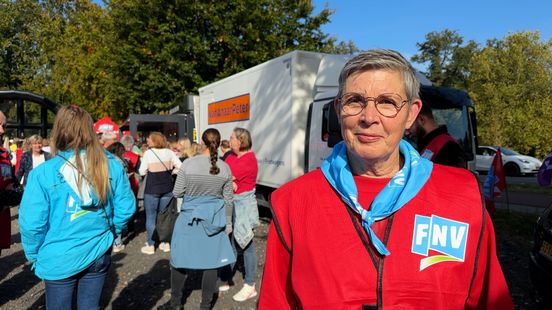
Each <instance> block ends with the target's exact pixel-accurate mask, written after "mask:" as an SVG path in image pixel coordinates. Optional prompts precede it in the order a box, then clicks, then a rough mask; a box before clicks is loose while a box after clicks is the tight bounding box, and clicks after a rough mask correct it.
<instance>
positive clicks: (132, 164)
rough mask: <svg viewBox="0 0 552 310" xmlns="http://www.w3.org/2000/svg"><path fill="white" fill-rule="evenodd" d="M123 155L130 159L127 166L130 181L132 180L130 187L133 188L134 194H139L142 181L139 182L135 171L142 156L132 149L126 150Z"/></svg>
mask: <svg viewBox="0 0 552 310" xmlns="http://www.w3.org/2000/svg"><path fill="white" fill-rule="evenodd" d="M123 157H124V158H126V159H128V161H129V165H128V167H127V174H128V181H129V182H130V188H131V189H132V192H133V193H134V195H137V194H138V188H139V187H140V183H139V182H138V178H137V177H136V174H135V172H136V171H137V169H138V161H139V160H140V156H139V155H138V154H136V153H133V152H131V151H125V152H124V154H123Z"/></svg>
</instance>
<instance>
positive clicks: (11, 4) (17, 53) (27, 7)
mask: <svg viewBox="0 0 552 310" xmlns="http://www.w3.org/2000/svg"><path fill="white" fill-rule="evenodd" d="M39 13H40V8H39V5H38V3H37V1H33V0H22V1H8V0H0V89H1V88H5V89H16V88H18V87H19V86H20V85H21V83H22V80H21V76H22V75H23V74H24V72H25V70H26V68H29V67H30V66H31V64H30V63H29V61H30V59H32V58H33V57H34V56H35V55H36V48H35V46H36V45H35V44H34V37H33V35H32V32H33V21H34V20H36V18H37V16H38V15H39Z"/></svg>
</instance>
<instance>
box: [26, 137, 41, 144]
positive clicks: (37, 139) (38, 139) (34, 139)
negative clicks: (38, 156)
mask: <svg viewBox="0 0 552 310" xmlns="http://www.w3.org/2000/svg"><path fill="white" fill-rule="evenodd" d="M42 141H43V139H42V137H41V136H40V135H32V136H30V137H29V138H28V143H29V144H33V143H42Z"/></svg>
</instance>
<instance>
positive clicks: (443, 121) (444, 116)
mask: <svg viewBox="0 0 552 310" xmlns="http://www.w3.org/2000/svg"><path fill="white" fill-rule="evenodd" d="M433 116H434V117H435V120H436V121H437V123H438V124H439V125H446V126H447V130H448V132H449V134H450V135H451V136H453V137H454V138H455V139H456V141H458V143H459V144H460V146H462V149H463V150H464V151H465V152H466V156H467V158H468V160H473V152H472V147H473V145H472V141H473V140H472V137H471V135H470V132H471V131H470V124H469V115H468V108H467V107H465V106H463V107H454V108H448V109H433Z"/></svg>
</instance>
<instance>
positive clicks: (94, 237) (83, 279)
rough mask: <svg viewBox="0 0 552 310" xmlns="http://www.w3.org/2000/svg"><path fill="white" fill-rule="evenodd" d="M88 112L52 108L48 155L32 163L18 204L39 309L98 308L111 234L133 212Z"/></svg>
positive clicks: (118, 168) (122, 176) (122, 178)
mask: <svg viewBox="0 0 552 310" xmlns="http://www.w3.org/2000/svg"><path fill="white" fill-rule="evenodd" d="M93 126H94V122H93V120H92V117H91V116H90V114H88V112H86V111H85V110H84V109H82V108H80V107H77V106H74V105H70V106H65V107H63V108H61V109H60V111H59V112H58V113H57V116H56V119H55V122H54V127H53V130H52V139H51V140H52V144H51V146H52V153H53V155H54V157H53V158H52V159H51V160H49V161H47V162H45V163H43V164H42V165H40V166H38V167H36V168H35V169H33V170H32V171H31V172H30V174H29V177H28V181H27V187H26V188H25V192H24V194H23V199H22V201H21V204H20V209H19V225H20V232H21V241H22V245H23V250H24V251H25V255H26V257H27V259H28V260H29V261H30V262H31V263H32V264H33V269H34V271H35V273H36V275H37V276H38V277H39V278H41V279H43V280H44V282H45V288H46V309H56V310H59V309H72V307H73V305H72V302H73V296H75V297H76V303H77V307H78V309H100V299H101V294H102V288H103V285H104V282H105V278H106V275H107V270H108V268H109V266H110V264H111V256H110V255H111V246H112V244H113V240H114V236H116V235H118V234H120V233H121V231H122V230H123V228H124V227H125V225H126V224H127V222H128V220H129V219H130V218H131V217H132V215H133V214H134V212H135V206H136V203H135V199H134V194H133V193H132V190H131V189H130V184H129V182H128V177H127V175H126V172H125V170H124V168H123V166H122V165H121V164H120V163H119V162H118V161H117V160H116V159H115V157H114V156H113V155H111V154H109V153H108V152H107V151H104V149H103V148H102V147H101V145H100V144H99V142H98V139H97V138H96V134H95V133H94V129H93Z"/></svg>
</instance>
